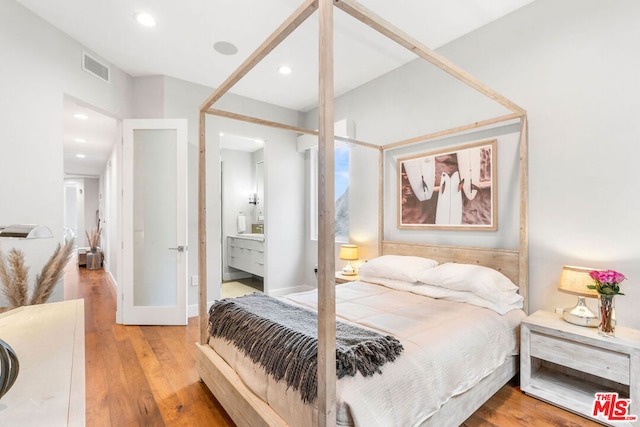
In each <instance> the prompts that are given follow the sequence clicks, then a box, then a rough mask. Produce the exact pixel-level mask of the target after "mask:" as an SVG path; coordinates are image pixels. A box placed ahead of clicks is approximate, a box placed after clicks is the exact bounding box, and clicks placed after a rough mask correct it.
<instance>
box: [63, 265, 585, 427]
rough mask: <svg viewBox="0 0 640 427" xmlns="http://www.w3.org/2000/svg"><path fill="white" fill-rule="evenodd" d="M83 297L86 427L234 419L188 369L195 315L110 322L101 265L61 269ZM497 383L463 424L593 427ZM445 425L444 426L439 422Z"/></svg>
mask: <svg viewBox="0 0 640 427" xmlns="http://www.w3.org/2000/svg"><path fill="white" fill-rule="evenodd" d="M75 298H84V300H85V342H86V355H85V356H86V399H87V418H86V419H87V426H90V427H91V426H100V427H102V426H117V427H120V426H190V427H191V426H220V427H226V426H234V424H233V421H231V419H230V418H229V417H228V415H227V414H226V413H225V412H224V410H223V409H222V407H221V406H220V404H219V403H218V401H217V400H216V399H215V398H214V397H213V395H212V394H211V392H210V391H209V390H208V389H207V387H206V386H205V385H204V384H202V383H200V381H199V378H198V375H197V373H196V371H195V362H194V343H195V342H196V341H197V339H198V320H197V318H191V319H189V325H188V326H186V327H178V326H122V325H116V324H115V311H116V300H115V292H114V288H113V286H112V284H111V282H110V281H109V279H108V278H107V275H106V274H105V273H104V271H103V270H102V269H100V270H93V271H89V270H86V269H85V268H78V267H77V265H76V264H75V263H74V261H73V260H72V261H71V262H70V263H69V266H68V267H67V270H66V276H65V299H75ZM597 425H598V424H595V423H593V422H591V421H588V420H586V419H584V418H582V417H579V416H577V415H574V414H571V413H569V412H566V411H563V410H561V409H558V408H556V407H554V406H551V405H548V404H546V403H544V402H541V401H539V400H537V399H534V398H531V397H528V396H526V395H524V394H523V393H522V392H521V391H520V389H519V388H518V387H517V386H516V385H512V384H508V385H506V386H504V387H503V388H502V389H501V390H500V391H499V392H498V393H497V394H496V395H495V396H493V397H492V398H491V399H490V400H489V401H488V402H487V403H485V405H484V406H482V408H480V409H479V410H478V411H477V412H476V413H475V414H473V415H472V416H471V417H470V418H469V419H467V420H466V421H465V423H464V426H467V427H475V426H499V427H505V426H536V427H538V426H549V427H551V426H554V427H555V426H566V427H574V426H575V427H583V426H597ZM443 427H447V426H443Z"/></svg>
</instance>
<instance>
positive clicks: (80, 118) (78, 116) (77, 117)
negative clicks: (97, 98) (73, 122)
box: [73, 113, 89, 120]
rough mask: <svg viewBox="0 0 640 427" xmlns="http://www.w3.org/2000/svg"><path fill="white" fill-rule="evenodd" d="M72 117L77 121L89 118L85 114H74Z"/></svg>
mask: <svg viewBox="0 0 640 427" xmlns="http://www.w3.org/2000/svg"><path fill="white" fill-rule="evenodd" d="M73 117H75V118H76V119H78V120H87V119H88V118H89V116H87V115H86V114H82V113H76V114H74V115H73Z"/></svg>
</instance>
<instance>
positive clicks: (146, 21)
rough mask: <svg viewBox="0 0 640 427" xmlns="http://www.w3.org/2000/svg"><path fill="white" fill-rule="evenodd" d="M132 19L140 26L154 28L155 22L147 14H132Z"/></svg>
mask: <svg viewBox="0 0 640 427" xmlns="http://www.w3.org/2000/svg"><path fill="white" fill-rule="evenodd" d="M133 18H134V19H135V20H136V21H138V23H139V24H140V25H144V26H145V27H155V25H156V20H155V19H154V18H153V16H151V15H149V14H148V13H142V12H139V13H134V14H133Z"/></svg>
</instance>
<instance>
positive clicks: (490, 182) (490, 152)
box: [397, 139, 498, 231]
mask: <svg viewBox="0 0 640 427" xmlns="http://www.w3.org/2000/svg"><path fill="white" fill-rule="evenodd" d="M497 165H498V162H497V140H495V139H492V140H487V141H481V142H474V143H471V144H466V145H461V146H456V147H449V148H443V149H440V150H437V151H432V152H427V153H421V154H416V155H412V156H409V157H404V158H400V159H398V160H397V173H398V179H397V182H398V201H397V205H398V213H397V218H398V228H400V229H429V230H476V231H495V230H497V229H498V212H497V206H498V204H497V190H498V187H497Z"/></svg>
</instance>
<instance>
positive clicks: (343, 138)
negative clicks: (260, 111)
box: [205, 108, 380, 150]
mask: <svg viewBox="0 0 640 427" xmlns="http://www.w3.org/2000/svg"><path fill="white" fill-rule="evenodd" d="M205 113H207V114H211V115H214V116H219V117H224V118H227V119H231V120H239V121H242V122H248V123H254V124H257V125H262V126H269V127H272V128H277V129H285V130H290V131H293V132H298V133H304V134H307V135H315V136H318V135H319V132H318V131H317V130H311V129H307V128H301V127H298V126H292V125H287V124H285V123H279V122H273V121H270V120H265V119H261V118H258V117H252V116H246V115H244V114H238V113H232V112H231V111H224V110H218V109H215V108H209V109H208V110H207V111H205ZM334 138H335V140H336V141H342V142H348V143H350V144H356V145H362V146H363V147H369V148H375V149H376V150H377V149H378V148H379V147H380V146H379V145H375V144H371V143H370V142H364V141H358V140H356V139H353V138H347V137H346V136H339V135H334Z"/></svg>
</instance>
